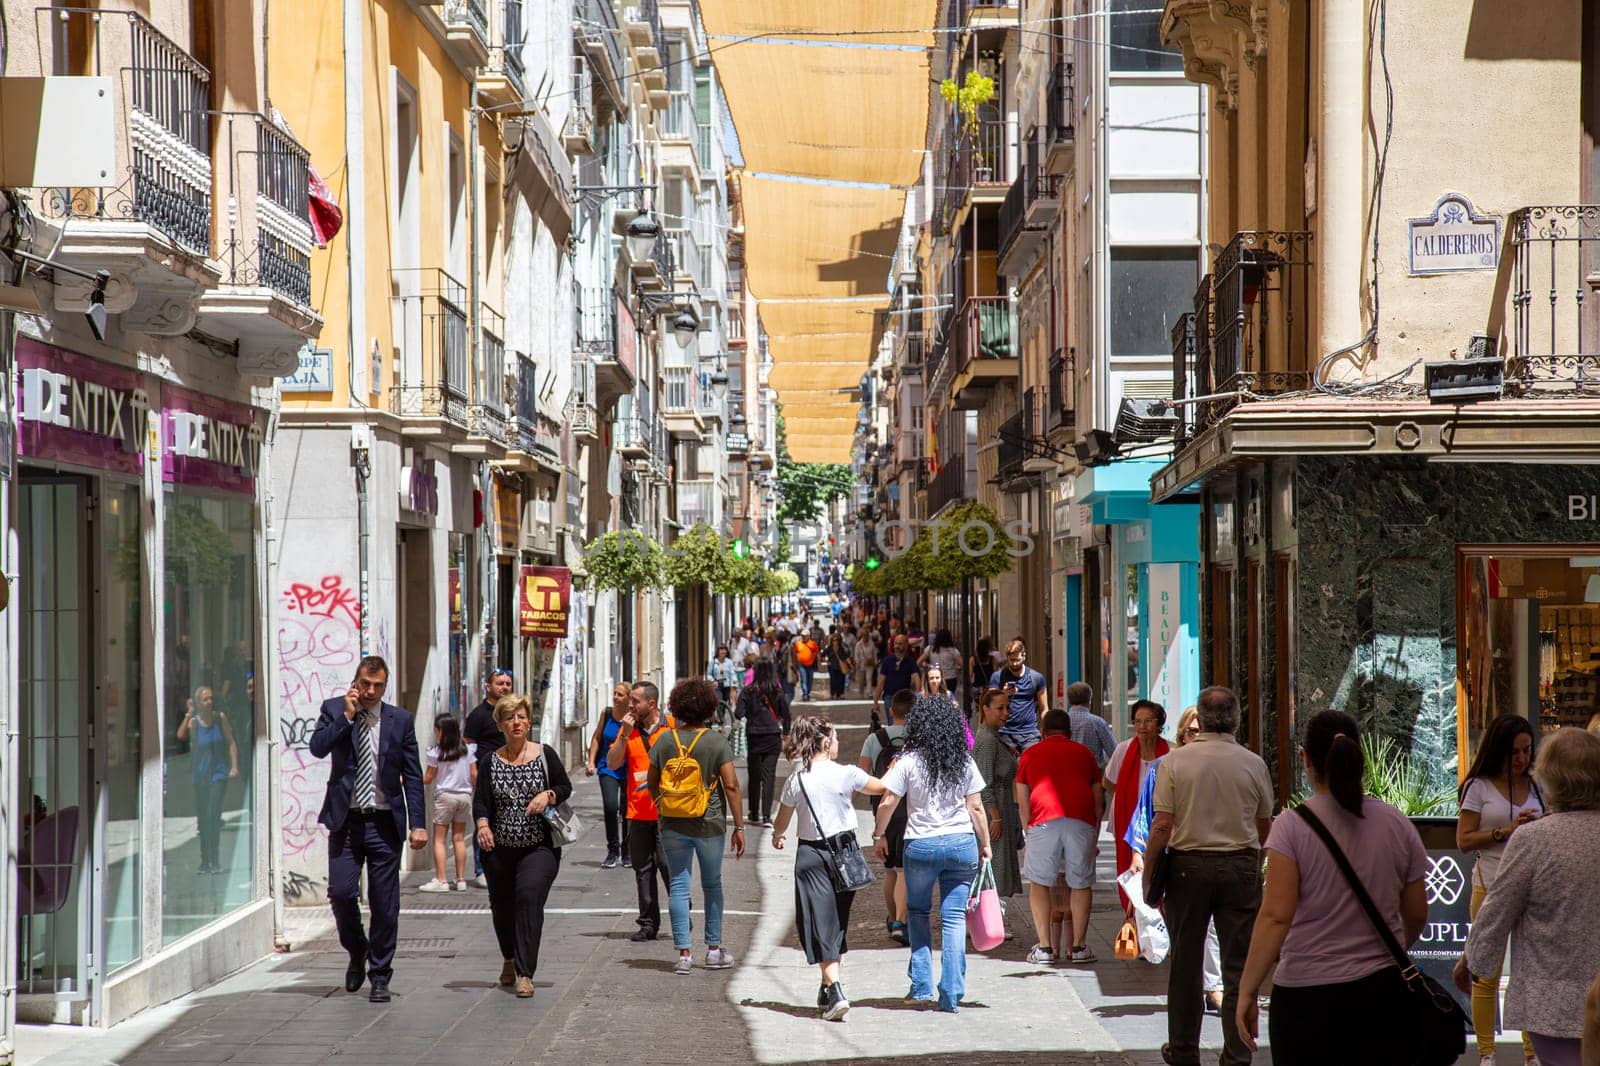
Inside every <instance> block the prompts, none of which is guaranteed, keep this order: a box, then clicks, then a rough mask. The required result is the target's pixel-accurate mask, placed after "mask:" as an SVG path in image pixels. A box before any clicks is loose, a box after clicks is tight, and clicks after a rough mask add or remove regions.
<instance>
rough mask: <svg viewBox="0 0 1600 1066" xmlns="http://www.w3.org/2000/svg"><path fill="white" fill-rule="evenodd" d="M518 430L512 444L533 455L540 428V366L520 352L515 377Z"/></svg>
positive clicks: (517, 448) (514, 395) (517, 357)
mask: <svg viewBox="0 0 1600 1066" xmlns="http://www.w3.org/2000/svg"><path fill="white" fill-rule="evenodd" d="M513 384H514V391H513V397H514V401H513V404H512V406H513V407H514V408H515V412H514V413H515V416H516V419H515V421H516V432H515V434H514V435H513V441H512V445H513V447H515V448H516V450H517V451H519V452H522V453H523V454H524V455H532V454H533V449H534V440H535V437H536V434H537V432H538V429H539V368H538V366H537V365H536V364H535V363H534V361H533V360H532V359H529V358H528V357H527V356H526V355H523V354H521V353H518V354H517V356H516V376H515V378H514V379H513Z"/></svg>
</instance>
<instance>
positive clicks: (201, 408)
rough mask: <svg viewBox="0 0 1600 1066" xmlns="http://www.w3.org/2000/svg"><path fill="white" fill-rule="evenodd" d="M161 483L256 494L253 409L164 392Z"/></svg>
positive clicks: (257, 441)
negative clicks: (166, 482)
mask: <svg viewBox="0 0 1600 1066" xmlns="http://www.w3.org/2000/svg"><path fill="white" fill-rule="evenodd" d="M161 406H162V412H161V415H162V417H161V477H162V480H164V481H168V482H173V483H177V484H183V485H198V486H200V487H201V488H208V489H222V490H224V491H226V492H245V493H254V492H255V490H256V471H257V470H258V469H259V468H260V464H261V436H262V433H261V427H260V425H258V424H257V422H256V414H255V411H254V410H253V409H252V408H249V407H245V406H243V405H242V404H236V403H229V402H228V401H227V400H219V399H217V398H216V397H214V396H206V395H204V394H202V393H198V392H190V391H189V390H188V389H183V388H179V387H178V386H176V385H164V386H162V389H161Z"/></svg>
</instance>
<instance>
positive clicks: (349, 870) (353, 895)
mask: <svg viewBox="0 0 1600 1066" xmlns="http://www.w3.org/2000/svg"><path fill="white" fill-rule="evenodd" d="M400 844H401V841H400V828H399V826H397V825H395V824H394V815H393V814H391V813H390V812H388V811H379V812H377V813H376V814H360V813H357V812H356V811H351V812H350V816H349V817H348V818H346V819H345V823H344V827H343V828H342V829H336V830H334V831H333V832H332V833H329V834H328V902H329V904H331V905H332V907H333V920H334V921H335V922H337V923H338V926H339V945H340V946H341V947H343V948H344V949H345V950H346V951H348V952H349V953H350V954H351V955H364V956H366V960H367V974H368V976H370V977H371V978H372V980H374V981H387V980H389V977H390V975H391V974H393V973H394V944H395V938H396V936H397V935H398V933H399V929H400ZM363 866H365V867H366V870H367V907H368V909H369V910H371V912H372V928H371V931H370V932H368V931H367V930H364V929H362V927H361V908H360V907H359V906H357V905H356V899H357V897H358V896H359V895H360V892H361V869H362V867H363Z"/></svg>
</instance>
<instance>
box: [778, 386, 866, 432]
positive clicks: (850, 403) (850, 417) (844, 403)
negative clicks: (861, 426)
mask: <svg viewBox="0 0 1600 1066" xmlns="http://www.w3.org/2000/svg"><path fill="white" fill-rule="evenodd" d="M858 410H860V404H859V403H857V402H856V401H854V400H851V399H850V397H848V396H837V395H830V394H828V393H815V394H812V393H803V392H802V393H795V394H793V395H792V398H791V399H787V400H784V401H783V422H784V425H785V426H797V425H799V424H800V423H802V422H849V423H850V424H851V425H855V421H856V412H857V411H858Z"/></svg>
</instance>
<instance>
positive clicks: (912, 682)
mask: <svg viewBox="0 0 1600 1066" xmlns="http://www.w3.org/2000/svg"><path fill="white" fill-rule="evenodd" d="M893 647H894V651H893V653H891V654H889V655H885V656H884V657H883V661H882V662H881V663H879V664H878V691H877V692H874V693H873V694H872V709H873V710H878V709H879V708H880V707H882V706H883V702H884V701H885V700H892V699H894V694H895V693H896V692H901V691H903V690H905V689H911V690H913V691H915V690H916V689H917V687H918V685H917V679H918V678H919V677H920V676H921V671H920V670H918V668H917V657H916V656H915V655H912V654H911V642H910V641H908V640H907V639H906V635H905V634H904V633H897V634H895V638H894V642H893Z"/></svg>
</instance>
